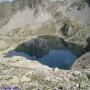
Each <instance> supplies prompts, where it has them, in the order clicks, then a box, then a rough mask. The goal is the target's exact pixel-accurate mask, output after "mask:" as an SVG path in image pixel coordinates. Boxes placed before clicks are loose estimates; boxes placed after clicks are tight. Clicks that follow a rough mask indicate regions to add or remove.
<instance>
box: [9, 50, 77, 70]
mask: <svg viewBox="0 0 90 90" xmlns="http://www.w3.org/2000/svg"><path fill="white" fill-rule="evenodd" d="M7 56H8V57H12V56H23V57H26V58H28V59H30V60H37V61H39V62H40V63H42V64H44V65H47V66H49V67H51V68H55V67H58V68H60V69H66V70H67V69H70V67H71V66H72V64H73V63H74V62H75V60H76V59H77V57H76V56H75V55H74V54H73V53H71V52H70V51H68V50H54V51H51V52H50V53H49V54H48V55H45V56H44V57H42V58H39V59H37V58H36V57H35V56H33V57H31V56H30V55H28V54H26V53H23V52H21V53H20V52H16V51H10V52H9V53H8V54H7Z"/></svg>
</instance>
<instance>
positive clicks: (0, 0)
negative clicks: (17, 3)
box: [0, 0, 12, 2]
mask: <svg viewBox="0 0 90 90" xmlns="http://www.w3.org/2000/svg"><path fill="white" fill-rule="evenodd" d="M3 1H12V0H0V2H3Z"/></svg>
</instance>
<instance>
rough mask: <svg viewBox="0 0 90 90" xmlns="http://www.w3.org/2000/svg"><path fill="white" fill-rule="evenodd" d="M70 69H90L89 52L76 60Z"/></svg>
mask: <svg viewBox="0 0 90 90" xmlns="http://www.w3.org/2000/svg"><path fill="white" fill-rule="evenodd" d="M72 69H90V52H88V53H86V54H84V55H83V56H81V57H80V58H79V59H77V60H76V62H75V63H74V64H73V66H72Z"/></svg>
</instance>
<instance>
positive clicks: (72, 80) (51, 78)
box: [0, 56, 90, 90]
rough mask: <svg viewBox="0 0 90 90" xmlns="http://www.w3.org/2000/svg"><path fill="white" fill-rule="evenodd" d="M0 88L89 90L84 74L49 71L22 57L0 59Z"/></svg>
mask: <svg viewBox="0 0 90 90" xmlns="http://www.w3.org/2000/svg"><path fill="white" fill-rule="evenodd" d="M0 88H2V89H5V88H6V89H7V88H17V89H20V90H23V89H25V90H37V89H39V90H52V89H55V90H80V89H82V90H89V88H90V83H89V79H88V77H87V75H86V74H85V72H81V71H74V70H72V71H71V70H70V71H65V70H60V69H58V68H55V69H51V68H49V67H47V66H44V65H41V64H40V63H38V62H36V61H31V60H28V59H26V58H24V57H18V56H15V57H11V58H9V57H8V58H7V57H6V58H5V57H3V56H1V57H0Z"/></svg>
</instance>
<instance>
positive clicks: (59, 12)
mask: <svg viewBox="0 0 90 90" xmlns="http://www.w3.org/2000/svg"><path fill="white" fill-rule="evenodd" d="M0 5H1V8H0V11H1V12H2V11H3V13H0V18H1V20H0V23H1V24H0V25H1V28H0V33H1V34H2V35H7V34H9V33H10V35H9V36H15V35H17V36H28V35H27V34H25V35H22V33H23V31H25V28H27V32H29V33H31V35H33V34H32V27H31V25H34V27H36V28H38V27H37V24H39V26H40V27H42V24H43V25H45V24H47V22H52V23H53V24H54V32H55V33H52V34H56V33H57V31H56V30H57V29H60V27H61V24H63V19H65V18H68V19H70V20H71V21H74V22H76V23H78V24H88V25H89V24H90V22H89V21H90V7H89V5H90V4H89V2H88V1H87V0H84V1H83V0H77V1H76V0H62V1H61V0H19V1H18V0H14V1H12V2H7V3H6V2H3V3H0ZM3 9H5V10H3ZM7 11H8V12H7ZM81 16H82V17H81ZM57 17H58V20H56V18H57ZM28 18H29V19H28ZM58 22H59V23H58ZM57 23H58V25H57ZM11 24H12V26H11ZM50 24H51V23H50ZM53 24H51V25H52V26H53ZM44 27H45V26H44ZM55 28H56V29H55ZM18 29H20V32H18ZM47 29H49V28H48V26H47ZM34 31H35V29H34ZM39 31H40V32H41V34H42V31H41V30H40V29H39ZM15 32H16V33H15ZM21 32H22V33H21ZM35 32H38V31H35ZM12 33H14V35H13V34H12ZM44 33H45V30H44ZM36 34H37V33H36ZM36 34H35V35H36ZM45 34H47V33H45Z"/></svg>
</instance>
